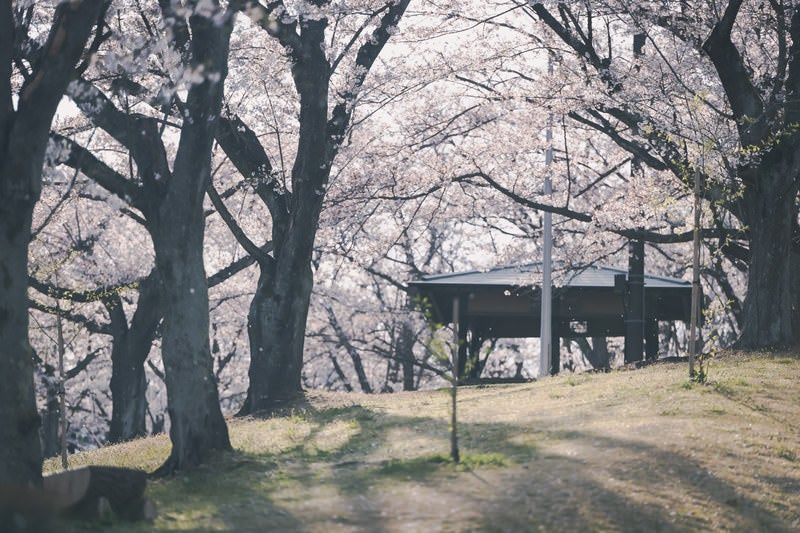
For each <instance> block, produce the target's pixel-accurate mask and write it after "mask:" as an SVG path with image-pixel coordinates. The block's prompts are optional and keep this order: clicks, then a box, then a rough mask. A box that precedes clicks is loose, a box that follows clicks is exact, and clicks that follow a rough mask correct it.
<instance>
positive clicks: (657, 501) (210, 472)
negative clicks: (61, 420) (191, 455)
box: [50, 353, 800, 532]
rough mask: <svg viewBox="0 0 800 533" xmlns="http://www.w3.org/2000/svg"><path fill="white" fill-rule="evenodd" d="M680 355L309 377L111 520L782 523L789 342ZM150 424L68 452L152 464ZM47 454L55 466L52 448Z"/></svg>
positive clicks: (459, 526)
mask: <svg viewBox="0 0 800 533" xmlns="http://www.w3.org/2000/svg"><path fill="white" fill-rule="evenodd" d="M686 372H687V370H686V366H685V365H684V364H676V363H670V364H658V365H653V366H650V367H647V368H643V369H639V370H635V371H618V372H612V373H609V374H582V375H564V376H560V377H556V378H551V379H545V380H543V381H540V382H536V383H529V384H522V385H495V386H486V387H467V388H463V389H461V390H460V391H459V406H460V413H461V417H460V430H461V446H462V453H463V455H464V464H462V465H461V466H458V467H456V466H454V465H452V464H450V463H449V462H448V461H447V458H446V456H445V455H443V454H446V453H447V451H448V449H449V448H448V441H447V431H448V426H447V405H448V404H447V397H446V394H445V392H444V391H429V392H417V393H400V394H393V395H376V396H367V395H359V394H333V393H320V392H313V393H309V394H308V397H307V400H308V403H307V405H306V406H304V407H303V408H301V409H298V410H297V411H295V412H294V413H292V414H291V415H289V416H284V417H275V418H270V419H246V420H231V421H230V429H231V436H232V440H233V443H234V447H235V448H236V450H237V451H236V452H235V453H234V454H230V455H226V456H222V457H218V458H216V459H215V460H214V461H212V463H211V464H210V465H208V466H206V467H203V468H200V469H198V470H197V471H194V472H190V473H186V474H183V475H178V476H176V477H175V478H172V479H169V480H154V481H151V482H150V485H149V487H148V492H149V495H150V497H151V498H153V499H154V500H155V501H156V502H157V505H158V507H159V511H160V516H159V518H158V519H157V520H156V522H155V523H154V524H149V525H136V524H125V523H118V522H115V523H108V522H106V523H102V524H81V525H80V527H81V528H84V527H86V528H89V527H95V528H97V529H98V530H104V531H106V530H113V531H152V530H156V531H173V530H175V531H212V530H228V531H267V530H269V531H325V532H333V531H398V530H402V531H531V530H540V529H541V530H544V531H586V530H590V531H596V530H600V531H699V530H708V531H715V530H733V531H797V530H799V529H800V447H798V443H800V359H798V357H797V355H796V354H777V355H776V354H770V353H760V354H754V353H748V354H741V353H739V354H726V355H724V356H723V357H720V358H718V359H716V360H714V361H713V362H712V366H711V370H710V380H711V381H710V383H709V384H708V385H698V384H691V383H689V382H688V380H687V379H686ZM168 446H169V442H168V440H167V439H165V438H164V437H159V438H154V439H147V440H142V441H137V442H132V443H129V444H125V445H120V446H113V447H108V448H105V449H102V450H97V451H95V452H91V453H86V454H81V455H78V456H75V457H73V458H72V464H74V465H78V464H86V463H94V464H98V463H103V464H119V465H125V466H138V467H141V468H145V469H148V470H152V469H153V468H154V467H155V466H157V465H158V464H159V462H160V461H161V460H163V459H164V458H165V457H166V455H167V453H168ZM50 467H51V468H52V467H54V466H53V465H50Z"/></svg>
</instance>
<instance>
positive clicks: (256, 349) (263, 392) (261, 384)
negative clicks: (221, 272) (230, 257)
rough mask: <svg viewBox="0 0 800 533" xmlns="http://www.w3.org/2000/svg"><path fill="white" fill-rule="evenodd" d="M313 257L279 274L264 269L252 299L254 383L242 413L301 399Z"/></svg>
mask: <svg viewBox="0 0 800 533" xmlns="http://www.w3.org/2000/svg"><path fill="white" fill-rule="evenodd" d="M310 259H311V258H310V256H309V257H308V258H305V257H303V258H302V259H300V260H298V261H297V263H299V264H296V265H286V266H284V267H282V268H280V263H278V267H277V268H276V271H275V272H274V273H272V272H269V271H268V270H265V269H263V268H262V272H261V277H260V278H259V280H258V287H257V289H256V293H255V295H254V296H253V300H252V302H251V303H250V312H249V314H248V316H247V332H248V336H249V338H250V369H249V376H250V386H249V387H248V389H247V398H246V399H245V403H244V406H242V409H241V410H240V411H239V414H248V413H253V412H256V411H261V410H264V409H271V408H273V407H275V406H277V405H280V404H282V403H285V402H287V401H290V400H292V399H294V398H296V397H297V396H298V395H299V394H300V392H301V390H302V389H301V384H300V378H301V372H302V369H303V347H304V344H305V332H306V318H307V316H308V306H309V302H310V300H311V289H312V286H313V277H312V274H311V267H310V264H309V263H310Z"/></svg>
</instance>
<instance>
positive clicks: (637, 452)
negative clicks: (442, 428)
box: [477, 431, 796, 531]
mask: <svg viewBox="0 0 800 533" xmlns="http://www.w3.org/2000/svg"><path fill="white" fill-rule="evenodd" d="M548 438H554V439H557V440H562V441H570V442H571V443H577V444H582V445H584V446H586V447H587V448H590V449H591V448H593V449H598V450H600V449H602V450H603V451H604V452H606V453H608V452H610V453H611V454H612V455H619V456H620V457H625V461H624V462H621V461H617V462H613V463H612V464H609V465H607V466H605V467H603V466H598V465H596V464H592V463H591V462H590V461H585V460H581V458H579V457H575V456H572V455H558V454H551V455H546V456H542V457H541V458H540V459H539V460H537V461H536V462H535V463H534V465H532V467H533V468H535V470H534V471H533V472H531V475H530V476H515V477H514V479H510V480H509V482H510V483H509V487H508V488H507V491H506V493H505V494H504V495H503V496H501V497H498V498H496V499H495V500H494V501H493V502H492V503H491V505H490V506H489V509H488V510H487V512H486V513H485V516H484V519H483V521H482V522H481V523H480V524H479V525H478V527H477V529H478V530H481V531H517V530H526V529H538V528H542V529H544V530H554V531H578V530H580V531H592V530H603V531H699V530H735V531H795V530H796V529H795V527H794V526H793V525H791V524H789V523H788V522H787V521H786V520H784V518H782V517H781V516H779V515H778V514H777V513H776V512H775V511H773V510H770V509H767V508H765V507H764V506H763V505H762V504H761V503H760V502H758V501H756V500H754V499H753V498H751V497H748V496H747V495H745V494H743V492H742V491H741V490H737V487H735V486H733V485H731V484H730V483H727V482H725V481H724V480H722V479H720V478H719V477H716V476H714V475H713V474H712V473H711V472H708V471H707V470H706V469H705V467H704V466H703V465H701V464H700V463H699V462H697V461H696V460H694V459H692V458H691V457H688V456H686V455H684V454H681V453H675V452H671V451H668V450H665V449H663V448H660V447H657V446H653V445H649V444H646V443H642V442H641V441H636V440H630V439H619V438H611V437H608V436H604V435H599V434H596V433H590V432H578V431H566V432H552V433H548ZM623 492H624V493H623Z"/></svg>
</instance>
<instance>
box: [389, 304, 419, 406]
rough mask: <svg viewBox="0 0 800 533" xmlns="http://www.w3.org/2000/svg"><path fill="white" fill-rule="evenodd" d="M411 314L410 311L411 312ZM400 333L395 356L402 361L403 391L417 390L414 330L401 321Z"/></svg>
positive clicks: (396, 341) (396, 342)
mask: <svg viewBox="0 0 800 533" xmlns="http://www.w3.org/2000/svg"><path fill="white" fill-rule="evenodd" d="M409 312H410V310H409ZM399 330H400V331H399V332H398V333H397V339H396V340H395V353H394V356H395V358H397V360H399V361H400V364H401V367H402V369H403V390H404V391H410V390H415V389H416V388H417V387H416V384H415V382H414V378H415V374H414V363H415V362H416V359H415V357H414V328H412V327H411V324H410V323H409V321H408V320H402V319H401V320H400V325H399Z"/></svg>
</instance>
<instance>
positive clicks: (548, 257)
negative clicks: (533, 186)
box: [539, 58, 558, 376]
mask: <svg viewBox="0 0 800 533" xmlns="http://www.w3.org/2000/svg"><path fill="white" fill-rule="evenodd" d="M547 73H548V74H553V59H552V58H548V60H547ZM546 135H547V137H546V140H547V151H546V152H545V156H544V164H545V167H546V169H545V173H544V194H545V195H547V196H549V195H551V194H552V193H553V184H552V183H551V181H550V165H552V163H553V113H552V112H551V113H550V116H549V117H548V118H547V133H546ZM542 230H543V231H542V232H543V235H542V238H543V242H542V307H541V313H540V316H541V326H540V330H539V340H540V341H541V342H540V350H539V376H546V375H548V374H550V371H551V370H552V369H551V368H550V362H551V359H552V353H553V347H552V344H553V335H552V333H553V262H552V261H553V215H552V213H550V212H549V211H545V212H544V224H543V228H542ZM556 370H558V369H556Z"/></svg>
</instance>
